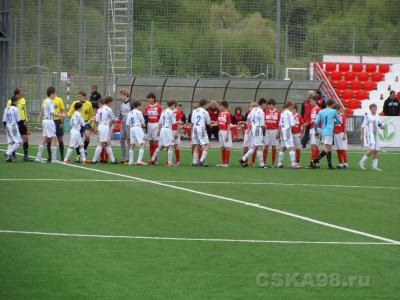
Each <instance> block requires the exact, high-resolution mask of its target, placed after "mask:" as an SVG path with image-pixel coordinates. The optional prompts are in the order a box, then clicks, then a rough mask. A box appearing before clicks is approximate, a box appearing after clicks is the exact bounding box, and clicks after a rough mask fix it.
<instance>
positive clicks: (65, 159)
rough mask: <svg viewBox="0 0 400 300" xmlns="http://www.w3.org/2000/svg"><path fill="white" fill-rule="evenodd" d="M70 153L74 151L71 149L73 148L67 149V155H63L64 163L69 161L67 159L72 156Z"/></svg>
mask: <svg viewBox="0 0 400 300" xmlns="http://www.w3.org/2000/svg"><path fill="white" fill-rule="evenodd" d="M72 151H74V149H73V148H70V147H68V150H67V154H65V156H64V161H67V160H69V157H70V156H71V154H72Z"/></svg>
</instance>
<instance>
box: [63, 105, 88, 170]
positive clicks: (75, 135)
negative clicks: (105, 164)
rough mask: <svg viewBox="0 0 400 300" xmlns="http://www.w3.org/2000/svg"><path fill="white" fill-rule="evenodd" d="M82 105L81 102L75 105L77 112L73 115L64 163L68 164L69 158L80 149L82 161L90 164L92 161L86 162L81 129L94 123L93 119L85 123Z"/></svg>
mask: <svg viewBox="0 0 400 300" xmlns="http://www.w3.org/2000/svg"><path fill="white" fill-rule="evenodd" d="M82 106H83V105H82V103H81V102H79V101H78V102H76V103H75V104H74V109H75V112H74V114H73V115H72V117H71V119H70V128H71V131H70V138H69V147H68V150H67V154H66V155H65V157H64V163H65V164H68V163H69V158H70V156H71V154H72V152H73V151H74V149H79V154H80V156H81V160H82V162H83V163H86V164H87V163H90V161H88V160H86V153H85V148H84V143H83V139H82V136H81V129H82V128H84V127H85V125H86V124H87V123H90V122H92V121H93V119H90V120H88V121H87V122H85V121H84V120H83V117H82V114H81V111H82Z"/></svg>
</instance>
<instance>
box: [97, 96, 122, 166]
mask: <svg viewBox="0 0 400 300" xmlns="http://www.w3.org/2000/svg"><path fill="white" fill-rule="evenodd" d="M99 102H104V105H103V106H102V107H101V108H99V109H98V110H97V114H96V123H97V124H98V126H97V133H98V135H99V144H98V145H97V147H96V151H95V152H94V157H93V160H92V164H96V163H97V160H98V159H99V156H100V153H101V150H102V148H103V146H104V147H105V148H106V151H107V154H108V156H109V157H110V159H111V163H112V164H117V163H118V162H117V161H116V160H115V157H114V153H113V151H112V148H111V145H110V130H111V127H112V126H113V124H114V123H115V116H114V113H113V111H112V109H111V107H110V106H111V104H112V102H113V98H111V97H109V96H107V97H105V98H104V99H101V100H100V101H99Z"/></svg>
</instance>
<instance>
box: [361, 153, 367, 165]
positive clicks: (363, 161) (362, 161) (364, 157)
mask: <svg viewBox="0 0 400 300" xmlns="http://www.w3.org/2000/svg"><path fill="white" fill-rule="evenodd" d="M367 160H368V156H366V155H364V156H363V157H362V158H361V160H360V162H361V163H365V162H366V161H367Z"/></svg>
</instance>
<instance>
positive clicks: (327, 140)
mask: <svg viewBox="0 0 400 300" xmlns="http://www.w3.org/2000/svg"><path fill="white" fill-rule="evenodd" d="M321 143H322V144H323V145H331V146H332V144H333V136H331V135H325V136H322V142H321Z"/></svg>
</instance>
